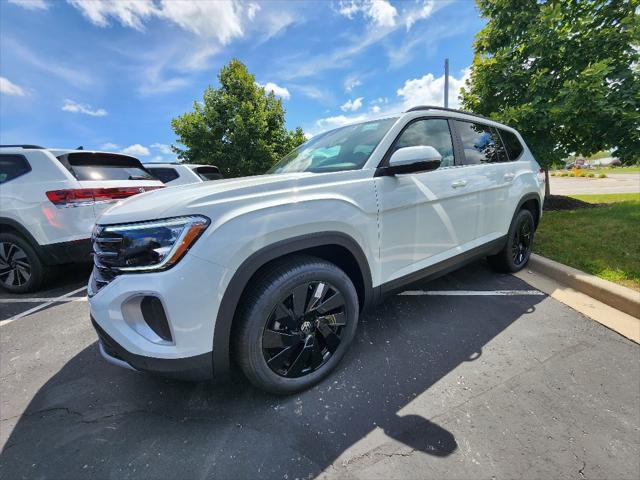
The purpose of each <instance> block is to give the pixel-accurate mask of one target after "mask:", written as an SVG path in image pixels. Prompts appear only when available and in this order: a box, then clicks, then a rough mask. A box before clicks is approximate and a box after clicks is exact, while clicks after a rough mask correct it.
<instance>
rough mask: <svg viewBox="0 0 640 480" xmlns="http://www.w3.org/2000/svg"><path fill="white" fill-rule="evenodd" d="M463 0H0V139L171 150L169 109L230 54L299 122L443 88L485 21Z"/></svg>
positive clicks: (319, 124) (184, 103)
mask: <svg viewBox="0 0 640 480" xmlns="http://www.w3.org/2000/svg"><path fill="white" fill-rule="evenodd" d="M482 25H483V21H482V19H480V17H479V15H478V12H477V10H476V8H475V5H474V3H473V2H472V1H471V0H462V1H446V0H435V1H429V0H426V1H425V0H404V1H387V0H364V1H360V0H357V1H352V0H347V1H319V2H314V1H285V2H279V1H273V0H272V1H268V2H259V1H255V2H254V1H246V2H235V1H222V0H218V1H203V0H200V1H196V2H186V1H181V0H178V1H171V0H104V1H96V0H67V1H65V0H0V40H1V41H0V142H1V143H4V144H7V143H36V144H41V145H46V146H57V147H76V146H78V145H83V146H84V147H85V148H102V149H107V150H113V151H125V152H129V153H132V154H134V155H136V156H138V157H139V158H140V159H141V160H142V161H145V162H149V161H171V160H173V159H174V158H175V157H174V156H173V155H172V154H171V153H170V150H169V148H168V145H170V144H172V143H175V140H176V138H175V135H174V134H173V132H172V130H171V126H170V121H171V119H172V118H173V117H175V116H177V115H179V114H181V113H184V112H185V111H188V110H190V109H191V107H192V104H193V102H194V101H195V100H200V99H201V98H202V93H203V91H204V89H205V88H206V87H207V86H208V85H214V86H215V85H217V76H216V75H217V72H218V70H219V69H220V67H221V66H223V65H224V64H226V63H227V62H228V61H229V60H230V59H232V58H238V59H240V60H241V61H243V62H244V63H245V64H246V65H247V66H248V68H249V71H250V72H251V73H253V74H254V75H255V76H256V81H257V82H258V83H260V84H261V85H263V86H265V87H266V88H268V89H271V90H273V91H274V93H276V95H279V96H281V97H282V99H283V103H284V106H285V108H286V110H287V126H288V127H289V128H294V127H296V126H301V127H303V128H304V129H305V131H306V132H308V133H309V134H314V133H318V132H320V131H322V130H326V129H329V128H333V127H336V126H340V125H343V124H346V123H350V122H353V121H358V120H364V119H367V118H372V117H376V116H380V115H384V114H389V113H395V112H400V111H402V110H403V109H405V108H407V107H409V106H412V105H416V104H442V89H443V78H442V74H443V59H444V58H445V57H449V59H450V68H451V82H450V83H451V85H450V87H451V90H450V91H451V93H450V102H451V103H452V104H453V106H455V104H456V102H457V98H456V97H457V92H458V89H459V88H460V86H461V85H462V82H463V81H464V78H465V74H466V71H467V70H466V69H467V68H468V66H469V65H470V63H471V60H472V55H473V51H472V42H473V39H474V36H475V34H476V32H477V31H478V30H479V29H480V28H482Z"/></svg>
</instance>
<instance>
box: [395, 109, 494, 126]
mask: <svg viewBox="0 0 640 480" xmlns="http://www.w3.org/2000/svg"><path fill="white" fill-rule="evenodd" d="M418 110H444V111H445V112H456V113H463V114H465V115H471V116H472V117H478V118H483V119H485V120H491V121H492V122H495V120H493V119H491V118H489V117H485V116H482V115H479V114H477V113H473V112H467V111H465V110H458V109H457V108H446V107H438V106H435V105H418V106H417V107H412V108H410V109H409V110H407V112H417V111H418Z"/></svg>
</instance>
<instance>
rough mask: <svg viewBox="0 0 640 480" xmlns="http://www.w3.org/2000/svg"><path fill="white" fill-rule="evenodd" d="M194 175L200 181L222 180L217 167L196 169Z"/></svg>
mask: <svg viewBox="0 0 640 480" xmlns="http://www.w3.org/2000/svg"><path fill="white" fill-rule="evenodd" d="M195 171H196V173H197V174H198V176H199V177H200V178H201V179H202V180H205V181H206V180H220V179H221V178H223V176H222V174H221V173H220V170H219V169H218V167H198V168H196V169H195Z"/></svg>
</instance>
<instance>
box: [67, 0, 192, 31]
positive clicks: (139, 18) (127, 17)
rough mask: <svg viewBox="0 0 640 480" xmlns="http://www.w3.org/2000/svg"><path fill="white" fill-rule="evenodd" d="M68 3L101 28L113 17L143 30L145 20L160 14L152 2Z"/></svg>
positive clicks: (76, 0)
mask: <svg viewBox="0 0 640 480" xmlns="http://www.w3.org/2000/svg"><path fill="white" fill-rule="evenodd" d="M67 2H68V3H69V4H71V5H73V6H74V7H75V8H77V9H78V10H80V12H82V14H83V15H84V16H85V17H86V18H87V19H88V20H89V21H90V22H91V23H93V24H94V25H97V26H99V27H106V26H108V25H109V17H113V18H115V19H116V20H118V21H119V22H120V24H121V25H123V26H126V27H131V28H135V29H136V30H143V29H144V23H143V22H144V20H145V19H146V18H148V17H151V16H153V15H158V14H159V13H160V11H159V10H158V8H157V7H156V5H155V4H154V3H153V1H152V0H102V1H95V0H67ZM181 3H182V2H181Z"/></svg>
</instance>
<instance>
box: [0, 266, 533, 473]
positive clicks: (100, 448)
mask: <svg viewBox="0 0 640 480" xmlns="http://www.w3.org/2000/svg"><path fill="white" fill-rule="evenodd" d="M471 272H472V273H471V275H473V272H476V273H478V274H479V275H480V276H487V278H488V279H491V278H494V279H496V280H488V281H487V282H488V283H491V282H494V283H495V284H496V286H498V287H501V288H504V286H505V285H504V284H505V282H507V283H508V284H509V286H510V287H511V288H515V289H517V288H523V287H524V284H520V283H514V282H520V281H519V280H517V279H515V278H514V277H511V276H502V277H501V276H494V277H490V276H489V275H487V273H486V271H485V268H484V267H476V268H475V269H472V271H471ZM507 277H508V278H507ZM476 280H477V279H476ZM452 282H454V281H453V280H451V279H445V280H443V281H442V283H441V284H440V285H442V286H443V287H450V286H451V285H452ZM454 283H455V282H454ZM456 285H457V286H458V287H460V286H462V287H464V286H465V285H464V281H462V283H460V282H458V283H456ZM418 287H420V285H418ZM422 287H423V288H426V285H422ZM488 287H490V285H489V286H488ZM488 287H487V288H488ZM429 288H434V284H430V285H429ZM524 288H527V287H524ZM544 298H545V297H544V296H534V295H530V296H518V297H516V296H513V297H491V296H487V297H426V296H425V297H410V296H396V297H392V298H390V299H388V300H387V301H386V302H385V303H384V304H383V305H381V306H380V307H379V308H378V309H377V310H376V312H375V313H374V314H371V315H366V316H364V317H363V318H362V319H361V324H360V325H359V327H358V329H359V330H358V335H357V337H356V340H355V341H354V345H353V347H352V348H351V351H350V352H349V353H348V354H347V356H346V357H345V359H344V361H343V363H342V365H340V366H339V367H338V369H337V370H336V371H334V372H333V374H332V375H331V376H329V377H328V378H327V379H326V380H325V381H324V382H322V383H321V384H319V385H318V386H316V387H314V388H312V389H310V390H308V391H306V392H303V393H301V394H299V395H295V396H289V397H277V396H273V395H269V394H265V393H263V392H261V391H258V390H256V389H255V388H253V387H252V386H251V385H250V384H248V382H247V381H246V380H244V379H243V378H237V379H235V380H234V381H233V383H183V382H178V381H173V380H165V379H159V378H154V377H151V376H147V375H142V374H137V373H135V372H130V371H127V370H123V369H119V368H117V367H113V366H111V365H109V364H106V363H105V362H104V361H103V360H102V359H101V358H100V357H99V353H98V349H97V346H96V344H93V345H91V346H89V347H88V348H86V349H84V350H83V351H81V352H80V353H79V354H77V355H76V356H75V357H73V358H72V359H71V360H70V361H69V362H68V363H66V364H65V365H64V366H63V367H62V368H61V369H60V370H59V371H58V372H57V373H56V374H55V375H54V376H53V377H52V378H50V379H49V380H48V381H47V382H46V384H44V385H43V386H42V387H41V388H40V390H39V391H38V392H37V394H36V395H35V396H34V397H33V399H32V400H31V402H30V404H29V406H28V407H27V409H26V411H25V412H24V414H23V415H22V416H21V417H19V418H18V419H17V424H16V425H15V428H14V429H13V431H12V433H11V435H10V438H9V439H8V441H7V443H6V445H5V447H4V450H3V452H2V455H1V457H0V458H1V461H0V476H3V477H5V478H19V477H23V476H28V477H39V478H60V477H65V478H107V477H110V478H112V477H115V478H122V477H128V476H133V477H141V476H144V477H149V478H194V477H198V478H247V477H250V478H291V479H292V478H302V477H304V478H309V477H313V476H316V475H318V474H319V473H321V472H323V471H324V470H326V469H327V468H329V467H330V466H331V465H332V464H333V463H334V462H335V461H336V459H338V458H339V457H340V456H341V455H342V454H343V453H344V452H345V451H346V450H347V449H350V448H352V451H350V454H351V453H352V452H353V455H354V456H357V455H371V452H370V451H371V450H372V449H374V450H373V451H374V452H375V451H376V450H375V449H376V448H379V440H380V438H379V437H376V438H378V439H377V440H375V439H372V436H376V435H382V433H384V435H385V436H386V437H387V438H386V440H384V442H386V444H390V445H391V446H390V447H388V448H390V449H391V450H390V452H391V453H389V452H387V450H386V449H385V450H384V451H383V452H382V453H380V455H387V454H389V455H393V454H396V453H395V452H396V451H397V450H399V449H402V451H405V450H406V448H405V446H406V447H408V449H410V450H408V451H420V452H424V453H425V454H429V455H434V456H438V457H446V456H448V455H450V454H452V453H453V452H454V451H455V450H456V448H457V441H456V438H455V432H450V431H448V430H446V429H445V428H443V427H442V426H440V425H438V423H437V418H433V417H432V418H425V417H423V416H421V415H416V414H411V413H400V411H401V410H402V409H404V408H405V407H407V406H408V405H409V404H411V402H412V401H413V400H414V399H416V397H418V396H420V397H421V398H424V396H425V395H426V396H429V395H433V396H434V397H436V396H437V395H439V394H440V393H435V392H432V391H430V390H429V389H430V388H431V387H433V386H434V385H435V384H436V383H437V382H438V381H439V380H441V379H442V378H443V377H445V376H446V375H447V374H448V373H450V372H451V371H452V370H453V369H455V368H456V367H458V366H460V365H461V364H463V363H465V362H475V361H477V360H478V359H480V358H482V349H483V348H484V347H485V346H486V344H487V343H488V342H489V341H491V340H492V339H493V338H494V337H496V336H497V335H498V334H500V333H501V332H503V331H504V330H505V329H506V328H507V327H508V326H509V325H511V324H512V323H513V322H514V321H516V320H518V319H519V318H521V317H522V316H523V315H526V314H527V313H530V312H532V311H533V310H535V307H536V304H537V303H539V302H541V301H542V300H543V299H544ZM451 398H452V397H448V396H447V397H446V399H449V400H446V399H444V396H443V399H437V401H433V402H432V403H434V404H441V403H442V402H445V401H450V402H451V403H452V404H451V405H450V406H448V407H446V408H450V407H455V406H456V403H459V402H456V401H455V400H453V399H451ZM427 404H429V401H427ZM427 410H429V409H428V408H421V409H420V413H423V414H424V415H425V416H428V415H430V412H429V411H427ZM434 417H436V415H434ZM343 461H345V460H343ZM349 461H350V460H349Z"/></svg>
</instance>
